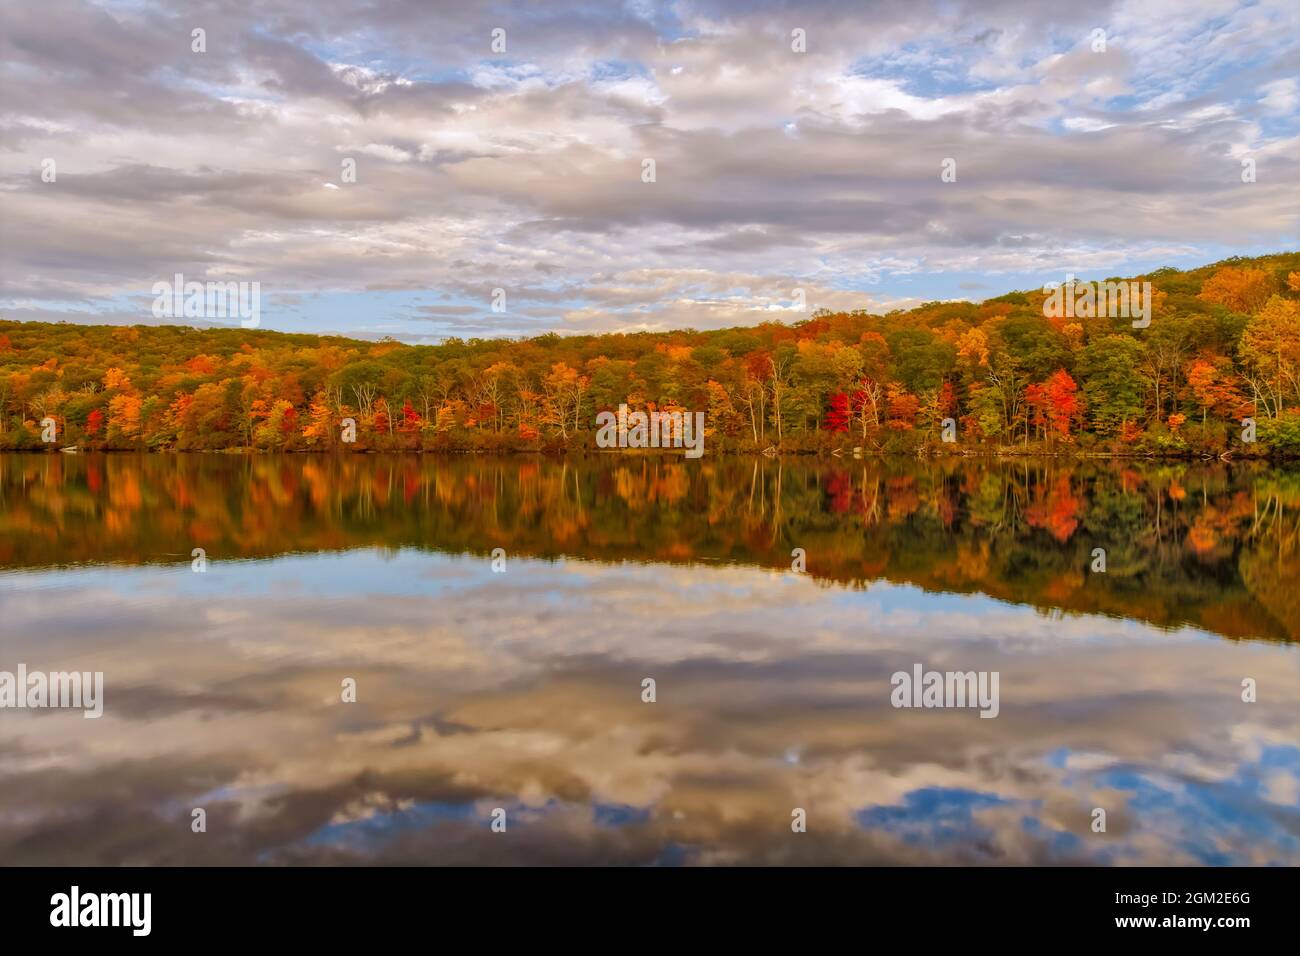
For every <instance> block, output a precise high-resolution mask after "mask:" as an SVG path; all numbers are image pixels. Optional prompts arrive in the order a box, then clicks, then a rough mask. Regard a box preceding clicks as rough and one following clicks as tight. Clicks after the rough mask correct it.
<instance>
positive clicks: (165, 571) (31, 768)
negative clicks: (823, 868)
mask: <svg viewBox="0 0 1300 956" xmlns="http://www.w3.org/2000/svg"><path fill="white" fill-rule="evenodd" d="M196 549H201V550H196ZM1297 638H1300V471H1297V470H1294V469H1282V468H1269V467H1266V466H1262V465H1245V464H1241V465H1231V464H1224V463H1219V462H1214V463H1208V464H1181V463H1175V464H1171V463H1150V462H1131V461H1128V462H1110V461H1084V462H1078V461H1068V460H1042V461H1039V460H1028V459H1024V460H1021V459H1002V460H976V459H944V460H940V461H937V462H936V461H919V460H912V459H889V460H875V459H868V460H853V459H852V458H846V459H843V460H841V459H835V458H832V459H820V460H818V459H811V458H804V459H790V458H786V459H781V460H776V459H767V458H759V459H752V458H745V457H734V458H725V457H724V458H716V457H706V458H705V459H703V460H700V461H687V460H684V459H682V458H680V457H678V458H670V457H658V458H656V457H650V456H639V455H636V454H607V455H602V456H599V457H588V458H585V459H578V460H564V459H558V458H539V457H525V456H520V457H487V456H457V457H437V458H435V457H420V456H405V457H400V456H394V457H387V456H380V455H353V456H343V457H337V458H334V457H311V456H279V457H276V456H257V457H247V456H222V455H189V456H186V455H181V456H176V455H153V456H146V455H102V454H101V455H80V456H58V455H12V454H11V455H0V671H9V672H16V670H17V668H18V666H19V665H20V664H22V665H24V666H25V668H26V669H27V670H28V671H34V670H41V671H44V672H61V671H81V672H102V673H103V675H104V678H103V686H104V692H103V700H102V705H103V715H102V717H99V718H98V719H86V718H85V717H84V715H83V713H82V712H81V711H79V710H77V709H73V708H63V709H56V708H44V709H42V708H24V709H10V708H6V709H0V862H3V863H5V864H200V863H202V864H228V863H229V864H233V863H266V864H321V863H345V864H347V863H374V862H379V863H403V864H408V863H409V864H501V863H515V864H521V863H522V864H589V863H602V864H641V865H644V864H660V865H673V864H814V863H825V864H850V863H852V864H936V863H938V864H961V863H966V864H1043V863H1064V864H1075V863H1081V864H1164V863H1172V864H1188V865H1198V864H1205V865H1229V864H1286V865H1295V864H1297V863H1300V667H1298V666H1297V665H1298V664H1300V655H1298V654H1297V645H1296V643H1295V642H1296V640H1297ZM931 671H934V672H939V674H940V676H941V678H942V677H943V675H951V674H958V675H961V674H973V675H974V674H978V675H981V679H982V678H983V677H987V676H991V675H996V684H994V685H984V684H982V685H981V686H985V687H989V688H990V689H991V687H993V686H995V687H996V696H997V700H996V706H995V707H984V708H982V709H981V708H978V707H976V706H973V701H971V700H967V701H966V702H965V704H964V705H963V704H962V703H961V702H960V700H958V701H957V702H956V703H954V700H953V698H952V694H951V693H950V692H949V690H950V687H949V685H947V684H945V689H944V692H943V693H941V694H939V696H938V698H937V701H938V703H937V704H934V705H933V706H931V705H929V704H926V703H925V702H924V701H923V699H922V696H921V693H920V688H919V687H918V688H916V690H915V692H913V691H910V690H908V691H903V692H902V696H903V697H904V702H906V703H908V704H916V703H921V704H922V706H896V704H897V703H898V700H899V692H898V688H899V687H902V686H905V681H904V678H906V679H910V678H911V675H914V674H918V673H919V674H921V675H925V674H927V673H928V672H931ZM900 674H901V675H903V678H899V677H897V676H896V675H900ZM922 679H923V680H925V678H924V676H922ZM651 682H652V683H651ZM958 683H960V681H959V682H958ZM971 686H972V687H974V686H975V685H974V684H972V685H971ZM913 693H915V695H916V696H915V697H913V696H912V694H913ZM345 698H346V699H345ZM352 698H355V699H352ZM650 698H653V699H650ZM932 703H933V701H932ZM994 711H995V712H996V715H995V716H994ZM982 714H984V715H985V716H982ZM986 716H987V717H988V718H991V719H986ZM196 810H201V811H202V813H201V814H196V812H195V811H196ZM1098 811H1101V815H1099V814H1098ZM200 824H201V826H200ZM1101 826H1104V829H1102V828H1099V827H1101ZM196 830H198V831H200V832H196Z"/></svg>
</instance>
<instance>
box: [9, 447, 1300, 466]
mask: <svg viewBox="0 0 1300 956" xmlns="http://www.w3.org/2000/svg"><path fill="white" fill-rule="evenodd" d="M60 453H62V454H66V455H69V456H71V457H76V456H81V455H151V456H152V455H158V456H165V455H228V456H233V457H264V456H265V457H270V456H293V455H309V456H316V457H334V458H342V457H350V456H368V455H415V456H433V457H439V458H450V457H456V456H464V455H485V456H494V457H503V458H507V457H513V456H518V455H529V456H538V457H543V458H556V459H560V458H598V457H611V456H621V457H630V458H655V459H659V458H672V459H678V458H680V459H683V460H689V461H702V460H703V459H702V458H701V459H687V458H686V456H685V455H683V454H682V453H681V450H680V449H643V448H620V449H562V448H559V449H555V448H364V449H356V450H348V451H345V450H343V449H341V448H329V449H315V448H297V449H264V448H87V449H82V448H78V449H75V450H72V449H68V450H65V449H62V448H0V454H6V455H57V454H60ZM712 457H714V458H768V459H780V458H786V457H790V458H818V459H835V460H839V461H855V460H856V461H863V460H866V459H869V458H874V459H903V458H906V459H914V460H921V461H925V460H931V461H942V460H949V459H983V460H992V459H1006V460H1015V459H1020V458H1033V459H1043V458H1053V459H1061V460H1077V461H1134V462H1137V461H1142V462H1184V463H1187V464H1209V463H1212V462H1221V463H1223V464H1227V465H1233V464H1244V463H1248V462H1257V463H1263V464H1284V463H1288V462H1300V455H1292V456H1288V455H1268V454H1262V455H1261V454H1251V455H1238V454H1236V453H1234V452H1225V453H1223V454H1219V455H1211V454H1196V453H1194V452H1188V453H1184V454H1171V453H1163V454H1158V453H1154V452H1135V453H1132V454H1121V453H1115V452H1097V451H1076V452H1061V451H1047V450H1025V451H1011V450H1003V449H1000V450H997V451H970V450H965V451H949V452H937V453H936V452H928V451H915V452H905V451H876V450H871V451H867V450H863V451H861V452H857V453H855V452H853V451H845V450H843V449H835V450H830V451H827V450H824V449H789V450H786V451H768V450H764V451H736V450H730V449H729V450H726V451H720V452H713V453H712Z"/></svg>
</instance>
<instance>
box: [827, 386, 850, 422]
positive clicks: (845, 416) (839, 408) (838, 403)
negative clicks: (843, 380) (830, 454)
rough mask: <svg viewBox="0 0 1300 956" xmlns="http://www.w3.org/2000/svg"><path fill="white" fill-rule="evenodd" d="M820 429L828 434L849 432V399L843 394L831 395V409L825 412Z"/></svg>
mask: <svg viewBox="0 0 1300 956" xmlns="http://www.w3.org/2000/svg"><path fill="white" fill-rule="evenodd" d="M822 428H824V429H826V431H828V432H846V431H848V430H849V397H848V396H847V395H845V394H844V393H843V392H835V393H833V394H832V395H831V407H830V408H828V409H827V410H826V418H825V419H824V420H823V421H822Z"/></svg>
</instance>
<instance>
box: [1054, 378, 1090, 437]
mask: <svg viewBox="0 0 1300 956" xmlns="http://www.w3.org/2000/svg"><path fill="white" fill-rule="evenodd" d="M1046 393H1047V422H1048V424H1049V425H1050V426H1051V429H1052V431H1054V432H1055V433H1056V434H1057V435H1059V436H1060V437H1061V438H1063V439H1065V440H1066V441H1069V440H1070V426H1071V425H1072V424H1073V423H1074V422H1075V420H1077V419H1078V417H1079V415H1080V414H1081V413H1082V412H1083V406H1082V405H1081V404H1080V402H1079V386H1078V385H1076V384H1075V382H1074V379H1073V378H1071V377H1070V373H1069V372H1067V371H1066V370H1065V369H1058V370H1057V371H1056V372H1054V373H1052V377H1051V378H1049V379H1048V380H1047V382H1046Z"/></svg>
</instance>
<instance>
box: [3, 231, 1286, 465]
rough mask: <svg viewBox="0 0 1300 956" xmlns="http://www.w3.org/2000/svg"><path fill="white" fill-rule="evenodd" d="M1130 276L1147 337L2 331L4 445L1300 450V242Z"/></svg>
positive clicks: (991, 316) (941, 324) (50, 327)
mask: <svg viewBox="0 0 1300 956" xmlns="http://www.w3.org/2000/svg"><path fill="white" fill-rule="evenodd" d="M1136 279H1138V280H1140V281H1149V282H1151V283H1152V288H1153V297H1154V301H1155V307H1154V311H1153V318H1152V321H1151V324H1150V325H1149V327H1146V328H1134V327H1133V324H1132V322H1131V321H1130V320H1129V318H1127V317H1122V318H1121V317H1107V316H1088V317H1075V316H1069V317H1051V316H1048V315H1045V314H1044V313H1045V311H1049V310H1045V309H1044V307H1043V304H1044V299H1045V297H1046V296H1045V293H1044V292H1043V291H1040V290H1034V291H1029V292H1012V293H1009V294H1007V295H1003V296H999V297H997V298H993V299H989V300H986V301H984V302H983V303H979V304H975V303H971V302H960V301H958V302H928V303H925V304H923V305H921V306H918V307H916V308H913V309H909V310H897V311H893V312H889V313H887V314H884V315H873V314H870V313H868V312H865V311H854V312H842V313H831V312H827V311H820V312H817V313H814V314H813V315H812V316H811V317H809V318H807V319H803V320H801V321H796V322H792V323H782V322H766V323H762V324H760V325H756V326H752V327H739V328H730V329H722V330H715V331H697V330H693V329H683V330H679V331H673V332H661V333H649V332H638V333H627V334H625V333H611V334H602V335H575V336H560V335H556V334H553V333H552V334H547V335H542V336H538V337H534V338H528V339H477V338H476V339H468V340H465V339H459V338H451V339H448V340H446V341H444V342H443V343H441V344H439V345H407V344H403V343H401V342H397V341H394V340H391V339H386V340H383V341H378V342H367V341H360V340H355V339H348V338H343V337H338V336H324V335H308V334H290V333H278V332H271V331H252V330H244V329H235V328H231V329H194V328H190V327H187V326H85V325H76V324H69V323H57V324H52V323H39V322H21V323H20V322H13V321H0V448H3V449H9V450H14V449H20V450H26V449H30V450H36V449H42V448H45V449H49V448H51V447H65V446H71V445H75V446H78V447H80V448H85V449H101V448H102V449H157V450H219V449H263V450H280V451H309V450H330V449H345V450H357V451H368V450H392V451H397V450H428V451H434V450H445V451H470V450H546V451H551V450H554V451H560V450H566V449H567V450H574V449H591V448H593V447H594V439H593V436H594V433H595V418H596V414H597V413H598V412H600V411H612V410H614V409H617V408H618V406H619V405H620V404H624V403H625V404H627V405H628V406H629V408H631V409H633V410H645V411H655V410H659V411H704V412H706V415H707V427H706V437H707V442H708V444H707V447H708V448H709V450H710V451H714V452H716V451H738V452H752V451H761V450H775V451H780V452H785V451H789V452H794V451H830V450H836V449H839V450H847V449H849V448H860V449H863V450H864V451H866V452H868V453H872V452H907V453H915V452H917V451H925V450H935V449H941V448H942V449H955V450H960V451H986V452H1042V451H1051V452H1054V453H1055V452H1072V451H1084V452H1098V453H1107V452H1110V453H1134V454H1168V455H1197V454H1200V455H1204V454H1221V453H1223V452H1225V451H1232V452H1233V453H1235V454H1238V455H1271V456H1283V457H1293V456H1297V455H1300V253H1285V254H1278V255H1272V256H1263V257H1257V258H1253V259H1245V258H1233V259H1229V260H1224V261H1222V262H1218V263H1214V264H1212V265H1208V266H1204V267H1201V268H1198V269H1193V270H1188V271H1180V270H1176V269H1172V268H1165V269H1159V270H1156V271H1155V272H1152V273H1149V274H1147V275H1144V276H1139V277H1136ZM1108 281H1113V280H1108ZM1246 418H1249V419H1252V420H1253V421H1254V423H1255V425H1254V429H1253V436H1252V437H1254V438H1255V441H1254V442H1251V443H1247V442H1244V441H1243V440H1242V436H1243V435H1244V434H1245V428H1244V426H1243V423H1242V420H1243V419H1246ZM348 420H351V421H352V422H355V441H351V442H345V441H344V433H345V422H346V421H348ZM50 421H53V422H54V424H55V431H54V434H55V436H56V439H57V440H56V442H54V443H50V442H48V441H45V440H44V438H45V437H47V436H48V434H49V432H48V431H47V430H46V426H47V425H48V423H49V422H50ZM945 425H947V426H948V428H947V431H948V437H949V438H953V439H955V441H952V442H951V443H947V442H945V441H944V433H945ZM43 432H44V434H43ZM348 437H352V436H351V435H349V436H348Z"/></svg>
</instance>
